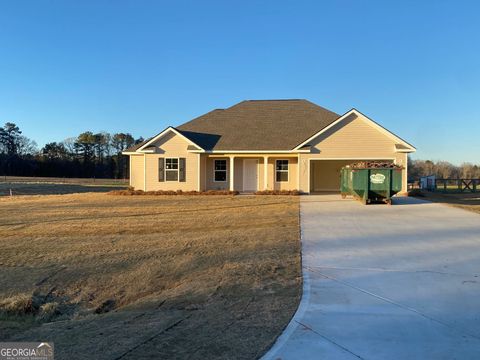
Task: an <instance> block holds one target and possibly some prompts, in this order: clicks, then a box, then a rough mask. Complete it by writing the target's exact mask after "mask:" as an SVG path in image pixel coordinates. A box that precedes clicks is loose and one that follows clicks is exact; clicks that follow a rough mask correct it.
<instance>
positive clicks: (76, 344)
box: [0, 193, 301, 360]
mask: <svg viewBox="0 0 480 360" xmlns="http://www.w3.org/2000/svg"><path fill="white" fill-rule="evenodd" d="M298 206H299V205H298V197H254V196H236V197H230V196H205V197H204V196H196V197H187V196H171V197H168V196H153V197H152V196H138V197H137V196H130V197H127V196H111V195H106V194H94V193H86V194H73V195H43V196H20V197H3V198H0V243H1V246H2V251H1V252H0V284H2V286H1V287H0V308H1V309H2V310H1V311H0V317H1V321H0V334H1V339H0V340H1V341H27V340H31V341H40V340H41V341H53V342H54V343H55V353H56V354H55V355H56V358H57V359H80V358H82V359H83V358H85V355H86V354H87V355H89V356H87V357H89V358H95V359H100V360H101V359H166V358H168V359H172V358H193V359H215V358H222V359H254V358H258V357H259V356H261V355H262V354H263V353H264V351H266V350H267V349H268V348H269V347H270V345H271V344H272V342H273V341H274V340H275V338H276V337H277V336H278V335H279V334H280V333H281V331H282V329H283V328H284V327H285V326H286V324H287V323H288V321H289V320H290V318H291V316H292V315H293V313H294V311H295V309H296V307H297V304H298V301H299V297H300V293H301V272H300V244H299V223H298Z"/></svg>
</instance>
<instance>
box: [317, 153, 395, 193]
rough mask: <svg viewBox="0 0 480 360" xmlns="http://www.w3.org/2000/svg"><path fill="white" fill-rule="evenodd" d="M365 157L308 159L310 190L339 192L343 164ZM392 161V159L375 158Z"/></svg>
mask: <svg viewBox="0 0 480 360" xmlns="http://www.w3.org/2000/svg"><path fill="white" fill-rule="evenodd" d="M358 161H372V160H366V159H351V160H310V192H311V193H315V192H340V170H341V169H342V167H344V166H345V165H349V164H352V163H355V162H358ZM375 161H384V162H393V160H391V159H390V160H381V159H378V160H375Z"/></svg>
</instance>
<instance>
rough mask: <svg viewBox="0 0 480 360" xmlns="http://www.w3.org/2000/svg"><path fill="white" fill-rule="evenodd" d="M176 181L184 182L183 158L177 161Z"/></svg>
mask: <svg viewBox="0 0 480 360" xmlns="http://www.w3.org/2000/svg"><path fill="white" fill-rule="evenodd" d="M178 181H182V182H185V158H180V159H179V161H178Z"/></svg>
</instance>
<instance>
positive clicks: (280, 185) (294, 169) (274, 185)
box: [262, 155, 298, 190]
mask: <svg viewBox="0 0 480 360" xmlns="http://www.w3.org/2000/svg"><path fill="white" fill-rule="evenodd" d="M276 160H288V181H286V182H284V181H282V182H277V181H276V173H275V164H276ZM262 170H263V169H262ZM262 176H263V172H262ZM267 189H268V190H296V189H298V159H297V158H296V157H285V156H283V157H282V156H281V155H280V156H279V155H276V156H275V157H270V158H269V159H268V183H267Z"/></svg>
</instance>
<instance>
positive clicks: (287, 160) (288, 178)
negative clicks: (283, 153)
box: [275, 159, 290, 183]
mask: <svg viewBox="0 0 480 360" xmlns="http://www.w3.org/2000/svg"><path fill="white" fill-rule="evenodd" d="M277 161H286V162H287V166H288V168H287V170H286V171H285V170H277ZM277 171H278V172H286V173H287V181H277ZM275 182H276V183H286V182H290V160H289V159H275Z"/></svg>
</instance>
